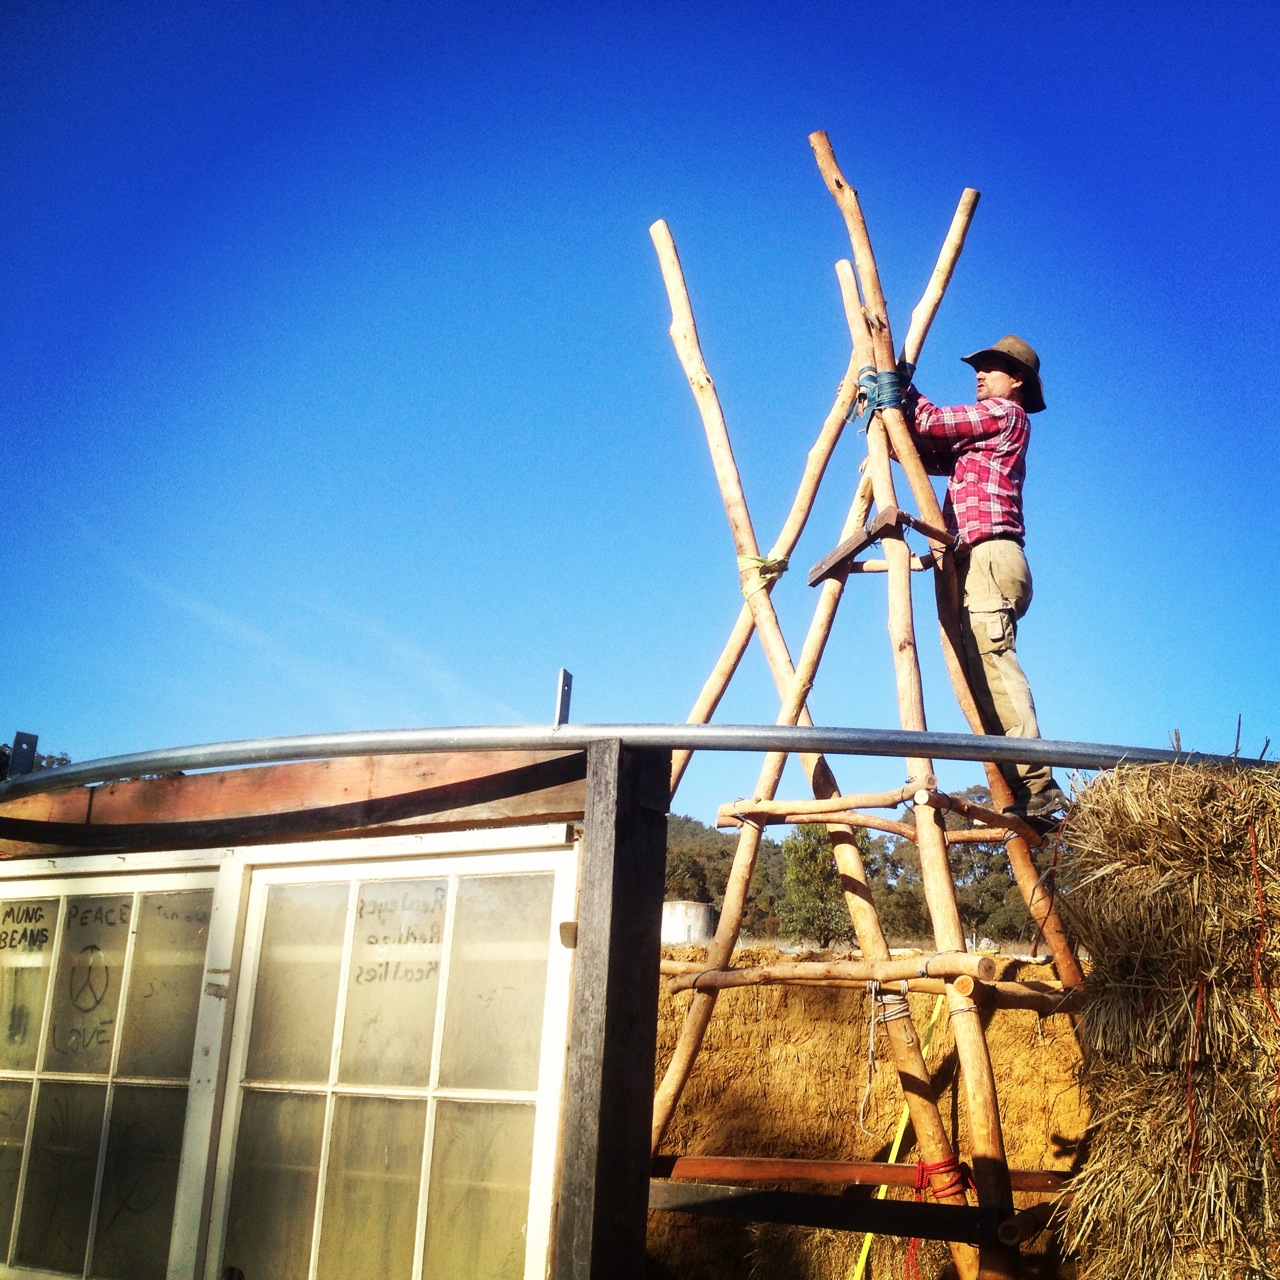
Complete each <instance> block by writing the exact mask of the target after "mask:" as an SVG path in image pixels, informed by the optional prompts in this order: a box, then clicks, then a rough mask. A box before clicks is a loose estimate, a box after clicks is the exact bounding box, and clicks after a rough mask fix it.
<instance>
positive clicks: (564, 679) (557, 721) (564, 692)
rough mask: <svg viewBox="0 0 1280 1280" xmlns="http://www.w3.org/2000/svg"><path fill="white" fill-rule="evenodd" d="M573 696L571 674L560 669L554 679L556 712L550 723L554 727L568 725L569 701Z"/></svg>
mask: <svg viewBox="0 0 1280 1280" xmlns="http://www.w3.org/2000/svg"><path fill="white" fill-rule="evenodd" d="M572 696H573V673H572V672H571V671H566V670H565V669H564V668H563V667H561V668H560V674H559V676H558V677H557V678H556V710H555V716H554V718H553V719H552V721H551V723H552V724H554V725H561V724H568V723H569V699H570V698H571V697H572Z"/></svg>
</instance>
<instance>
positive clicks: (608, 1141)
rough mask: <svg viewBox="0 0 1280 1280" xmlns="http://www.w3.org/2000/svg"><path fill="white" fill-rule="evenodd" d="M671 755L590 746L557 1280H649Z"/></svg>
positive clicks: (617, 745)
mask: <svg viewBox="0 0 1280 1280" xmlns="http://www.w3.org/2000/svg"><path fill="white" fill-rule="evenodd" d="M670 779H671V755H670V752H665V751H630V750H626V749H624V748H623V746H622V744H621V743H620V742H617V741H611V742H599V743H595V744H593V745H592V746H591V747H590V748H588V752H587V809H586V818H585V822H584V829H583V843H582V864H581V872H580V878H579V889H578V931H577V937H578V941H577V951H576V954H575V957H574V975H573V996H572V1008H571V1014H570V1035H569V1061H568V1068H567V1072H566V1079H565V1102H564V1116H563V1121H562V1125H561V1139H560V1150H561V1161H560V1170H559V1188H558V1196H557V1200H558V1205H559V1213H558V1219H557V1225H556V1240H555V1258H554V1264H553V1266H552V1268H551V1273H552V1274H553V1275H554V1276H555V1277H556V1280H642V1278H643V1276H644V1269H645V1231H646V1227H647V1222H648V1219H647V1208H648V1196H649V1161H650V1147H649V1129H650V1123H651V1119H652V1114H653V1072H654V1057H655V1054H656V1052H657V1034H658V1033H657V1026H658V964H659V961H660V958H661V944H660V934H661V926H662V896H663V882H664V877H665V872H666V839H667V819H666V812H667V805H668V803H669V800H670V789H669V788H670Z"/></svg>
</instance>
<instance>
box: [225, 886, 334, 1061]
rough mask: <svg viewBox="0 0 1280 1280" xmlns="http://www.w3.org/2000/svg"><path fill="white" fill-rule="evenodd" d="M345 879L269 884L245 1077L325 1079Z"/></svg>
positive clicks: (332, 1017) (330, 1041)
mask: <svg viewBox="0 0 1280 1280" xmlns="http://www.w3.org/2000/svg"><path fill="white" fill-rule="evenodd" d="M346 918H347V886H346V885H345V884H298V885H284V884H277V885H272V886H271V888H270V889H269V890H268V893H267V915H266V921H265V923H264V925H263V930H262V953H261V959H260V960H259V961H258V983H257V988H256V990H255V992H254V997H253V1029H252V1030H251V1032H250V1033H249V1061H248V1066H247V1067H246V1069H245V1076H246V1078H248V1079H251V1080H328V1078H329V1060H330V1055H331V1053H332V1050H333V1021H334V1012H335V1010H336V1009H337V1002H338V975H339V970H340V968H341V965H342V936H343V927H344V925H345V923H346Z"/></svg>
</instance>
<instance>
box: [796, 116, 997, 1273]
mask: <svg viewBox="0 0 1280 1280" xmlns="http://www.w3.org/2000/svg"><path fill="white" fill-rule="evenodd" d="M810 142H811V143H812V145H813V147H814V151H815V154H817V156H818V161H819V167H820V168H822V169H823V175H824V177H827V178H828V185H829V186H830V187H831V189H832V192H833V194H835V195H836V198H837V200H838V201H839V204H840V208H841V211H842V212H843V213H844V216H845V221H846V223H847V224H848V225H849V228H850V241H851V243H852V246H853V251H854V262H855V263H856V265H857V268H858V278H859V280H860V281H861V284H862V294H863V298H864V301H865V312H866V315H867V320H868V325H869V327H870V329H871V336H872V342H873V344H874V346H875V352H876V367H877V369H878V370H880V371H881V372H884V371H889V370H893V369H895V368H896V366H897V358H896V355H895V353H894V348H893V335H892V331H891V330H890V327H889V318H888V311H887V308H886V306H885V301H884V292H883V289H882V288H881V285H880V275H879V271H878V269H877V267H876V262H875V256H874V254H873V253H872V251H871V240H870V236H869V235H868V233H867V230H866V223H865V221H864V219H863V217H862V210H861V207H860V206H859V204H858V200H857V195H856V193H855V192H854V191H853V190H852V188H850V187H849V186H848V184H847V183H846V182H845V181H844V178H843V175H841V174H839V171H838V168H837V167H836V165H835V157H834V155H833V154H832V153H831V146H830V143H829V142H828V140H827V138H826V135H825V134H813V135H811V137H810ZM824 161H826V162H827V164H826V165H825V166H824ZM829 175H830V176H829ZM833 178H834V182H833V180H832V179H833ZM895 412H896V413H897V415H898V417H899V418H901V411H900V410H897V411H895V410H885V411H883V412H881V413H879V414H878V415H877V419H876V421H874V422H873V424H872V426H871V429H870V430H869V431H868V433H867V450H868V458H869V470H870V474H871V478H872V483H873V485H874V487H875V497H876V505H877V507H878V508H879V509H880V510H881V511H885V510H888V509H889V507H891V506H896V505H897V500H896V496H895V494H894V489H893V475H892V471H891V468H890V464H889V445H888V437H887V435H886V431H885V428H886V426H887V422H886V419H887V418H888V417H889V416H891V415H892V414H894V413H895ZM902 428H903V432H904V434H905V431H906V422H905V419H902ZM912 453H913V454H914V450H912ZM915 461H916V466H917V467H918V468H919V469H920V471H921V472H922V473H923V467H922V466H921V464H920V460H919V456H918V455H915ZM904 469H906V470H907V471H908V474H910V469H909V468H906V467H905V466H904ZM883 546H884V552H885V558H886V559H887V560H888V562H889V571H888V575H887V576H888V580H889V630H890V635H891V638H892V644H893V659H894V669H895V673H896V676H897V685H898V707H899V718H900V720H901V723H902V727H903V728H904V729H916V730H923V729H925V728H926V727H927V724H926V721H925V713H924V691H923V685H922V683H921V679H920V661H919V655H918V654H917V652H916V644H915V626H914V620H913V617H912V609H911V562H910V552H909V550H908V548H907V545H906V542H905V541H904V540H903V538H902V536H901V533H900V531H896V536H886V537H885V538H884V539H883ZM936 550H937V551H939V552H941V551H944V550H945V548H944V547H942V546H941V545H939V546H937V547H936ZM908 769H909V770H913V771H919V773H920V774H921V775H922V776H923V775H925V774H930V775H931V774H932V772H933V762H932V761H931V760H928V759H926V758H924V757H920V758H917V759H912V760H909V761H908ZM916 825H917V832H918V834H917V845H918V848H919V850H920V866H921V874H922V877H923V881H924V892H925V901H926V903H927V905H928V908H929V915H930V918H931V919H932V921H933V929H934V940H935V943H936V945H937V946H938V947H939V949H946V950H952V949H957V948H959V949H963V948H964V945H965V940H964V928H963V926H962V924H961V921H960V913H959V910H958V909H957V906H956V898H955V884H954V881H953V880H952V877H951V869H950V866H949V864H948V862H947V850H946V840H945V837H944V835H943V829H942V821H941V816H940V815H939V814H938V812H937V811H936V810H934V809H926V810H924V812H917V814H916ZM947 998H948V1004H949V1007H950V1013H951V1024H952V1030H953V1033H954V1035H955V1040H956V1052H957V1054H958V1056H959V1059H960V1066H961V1073H962V1076H963V1081H964V1087H965V1096H966V1100H967V1103H968V1116H969V1136H970V1144H971V1148H972V1159H973V1172H974V1181H975V1183H976V1184H977V1187H978V1196H979V1202H980V1203H981V1204H983V1205H987V1206H992V1207H999V1208H1000V1209H1006V1208H1011V1207H1012V1204H1013V1193H1012V1189H1011V1187H1010V1183H1009V1166H1008V1162H1007V1160H1006V1158H1005V1150H1004V1137H1003V1134H1002V1132H1001V1128H1000V1107H999V1101H998V1099H997V1096H996V1088H995V1076H994V1073H993V1072H992V1068H991V1056H990V1053H989V1051H988V1049H987V1043H986V1037H985V1035H984V1033H983V1030H982V1024H981V1020H980V1017H979V1013H978V1009H977V1006H976V1005H974V1004H973V1002H972V1001H971V1000H970V999H968V998H967V997H965V996H962V995H961V994H960V993H959V992H957V991H956V990H955V989H954V987H949V988H948V997H947ZM980 1258H981V1270H980V1274H982V1275H985V1276H990V1277H993V1278H994V1277H996V1276H1002V1277H1008V1276H1016V1275H1017V1273H1018V1260H1017V1255H1016V1253H1010V1252H1009V1251H1008V1250H1005V1249H995V1250H993V1249H988V1248H984V1249H983V1250H982V1251H981V1254H980Z"/></svg>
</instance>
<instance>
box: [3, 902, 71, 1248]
mask: <svg viewBox="0 0 1280 1280" xmlns="http://www.w3.org/2000/svg"><path fill="white" fill-rule="evenodd" d="M66 907H67V899H66V895H65V894H64V895H62V896H60V897H59V898H58V908H57V909H58V920H57V923H56V924H55V925H54V929H53V951H52V952H51V953H50V956H49V981H48V982H46V983H45V989H44V1014H43V1016H42V1017H41V1019H40V1040H39V1043H38V1044H37V1045H36V1063H35V1070H34V1071H33V1072H32V1073H31V1098H30V1100H29V1101H28V1102H27V1133H26V1137H25V1138H24V1139H23V1143H22V1165H21V1168H20V1169H19V1170H18V1189H17V1191H16V1193H15V1194H14V1201H13V1226H12V1227H11V1228H10V1230H9V1246H8V1249H7V1251H6V1253H5V1257H6V1259H7V1260H8V1261H9V1262H12V1260H13V1254H14V1250H15V1249H17V1247H18V1227H19V1225H20V1224H21V1222H22V1205H23V1198H24V1196H25V1195H26V1190H27V1168H28V1166H29V1165H30V1163H31V1148H32V1145H33V1144H34V1142H35V1133H36V1102H37V1095H38V1094H39V1092H40V1073H41V1072H42V1071H43V1070H44V1055H45V1046H46V1045H47V1044H48V1043H49V1023H50V1021H51V1020H52V1018H53V993H54V988H55V987H56V986H57V979H58V956H59V955H60V954H61V953H62V935H63V933H64V932H65V931H66V928H67V910H66Z"/></svg>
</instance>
